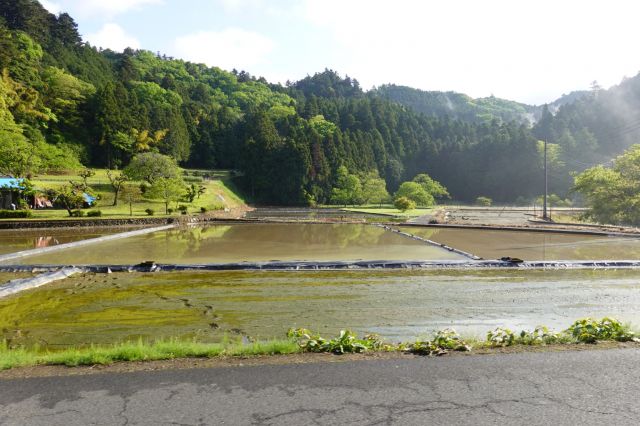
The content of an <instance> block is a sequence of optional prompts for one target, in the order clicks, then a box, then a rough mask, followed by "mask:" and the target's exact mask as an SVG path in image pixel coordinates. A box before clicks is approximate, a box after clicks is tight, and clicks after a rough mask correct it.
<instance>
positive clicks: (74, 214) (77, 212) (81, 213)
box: [71, 210, 84, 217]
mask: <svg viewBox="0 0 640 426" xmlns="http://www.w3.org/2000/svg"><path fill="white" fill-rule="evenodd" d="M83 216H84V211H82V210H73V211H72V212H71V217H83Z"/></svg>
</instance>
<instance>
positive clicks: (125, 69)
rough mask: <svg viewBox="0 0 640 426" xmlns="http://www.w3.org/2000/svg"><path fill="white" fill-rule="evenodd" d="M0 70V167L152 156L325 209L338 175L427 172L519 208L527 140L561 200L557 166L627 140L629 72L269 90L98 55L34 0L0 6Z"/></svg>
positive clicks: (324, 79) (280, 199) (564, 177)
mask: <svg viewBox="0 0 640 426" xmlns="http://www.w3.org/2000/svg"><path fill="white" fill-rule="evenodd" d="M0 70H2V73H1V76H0V174H11V175H17V176H22V175H24V176H27V175H29V174H33V173H38V172H40V171H43V170H64V169H69V168H75V167H80V165H81V164H83V165H85V166H91V167H107V168H123V167H124V166H126V165H127V164H128V163H129V162H130V160H131V159H132V158H133V156H135V155H136V154H137V153H141V152H146V151H157V152H160V153H163V154H166V155H169V156H171V157H173V158H174V159H175V160H176V161H178V162H179V164H181V165H183V166H188V167H199V168H228V169H235V170H237V171H238V172H239V173H238V183H239V184H240V185H241V186H242V187H243V188H244V189H245V190H246V191H247V193H249V194H251V195H252V197H253V199H254V200H255V201H256V202H260V203H270V204H313V203H327V202H328V201H329V199H330V197H331V190H332V188H333V187H334V186H335V185H336V181H337V179H338V178H339V173H338V171H339V170H344V168H346V169H347V170H348V172H349V173H354V174H359V175H365V174H377V175H379V176H380V177H382V178H383V179H384V180H385V181H386V185H387V188H388V189H389V190H390V191H395V190H396V189H397V188H398V186H399V185H400V183H401V182H403V181H406V180H410V179H412V178H413V177H414V176H416V175H418V174H420V173H428V174H429V175H430V176H432V177H433V178H434V179H436V180H437V181H439V182H441V183H442V184H443V185H444V186H446V188H447V189H448V190H449V193H450V194H451V196H452V197H453V198H454V199H456V200H461V201H469V200H473V199H475V198H476V197H478V196H488V197H490V198H493V199H494V200H496V201H503V202H506V201H515V200H516V199H518V198H519V199H521V200H529V199H532V198H534V197H535V196H537V195H539V194H540V192H541V188H542V172H541V171H542V157H541V143H540V142H539V140H541V139H544V140H547V141H548V142H549V143H551V144H552V145H551V148H550V153H551V155H550V158H551V164H552V169H551V188H552V191H553V192H556V193H558V194H560V195H562V196H566V195H567V194H568V192H569V190H570V188H571V185H572V177H571V175H570V172H573V171H577V170H583V169H585V168H587V167H589V166H590V165H592V164H594V163H596V162H601V161H607V160H609V159H610V158H611V157H612V156H613V155H615V154H617V153H619V152H621V151H622V150H624V149H625V148H626V147H628V146H629V145H630V144H632V143H633V142H635V141H637V136H638V133H639V132H640V130H639V129H640V122H639V120H638V119H639V118H640V117H639V113H640V77H635V78H632V79H628V80H626V81H624V82H623V83H622V84H620V85H619V86H617V87H615V88H613V89H610V90H608V91H605V90H601V89H599V88H597V87H595V88H594V90H592V91H591V92H588V93H586V94H580V95H579V96H571V97H570V99H567V100H566V102H563V104H562V105H561V106H558V105H555V106H554V105H552V106H551V107H550V108H546V107H530V106H526V105H523V104H518V103H516V102H511V101H505V100H500V99H497V98H484V99H480V100H472V99H471V98H468V97H465V95H460V94H454V93H442V92H437V93H436V92H422V93H423V94H424V93H429V96H428V97H427V100H426V101H425V96H416V94H415V93H414V92H412V90H414V89H408V88H402V87H398V86H392V85H389V86H383V87H380V88H378V89H374V90H371V91H369V92H366V91H364V90H362V88H361V87H360V85H359V83H358V81H357V80H356V79H352V78H349V77H344V78H343V77H341V76H340V75H339V74H338V73H336V72H334V71H331V70H325V71H323V72H320V73H317V74H315V75H313V76H308V77H306V78H304V79H302V80H300V81H298V82H292V83H288V84H287V85H285V86H281V85H277V84H270V83H268V82H267V81H266V80H265V79H264V78H256V77H254V76H252V75H251V74H249V73H247V72H245V71H240V72H238V71H236V70H233V71H231V72H228V71H224V70H221V69H219V68H215V67H207V66H205V65H202V64H194V63H190V62H185V61H182V60H179V59H174V58H170V57H166V56H164V55H161V54H154V53H151V52H149V51H145V50H135V51H134V50H131V49H126V50H125V51H124V52H122V53H117V52H113V51H111V50H99V49H97V48H95V47H93V46H90V45H89V44H88V43H86V42H83V41H82V39H81V37H80V36H79V34H78V29H77V25H76V23H75V22H74V20H73V19H72V17H70V16H69V15H67V14H64V13H63V14H60V15H58V16H55V15H53V14H50V13H48V12H47V11H46V10H45V9H44V8H43V7H42V6H41V5H40V4H39V3H38V2H37V1H35V0H0ZM438 93H439V94H438ZM454 95H455V96H454ZM428 99H431V101H429V100H428ZM449 103H452V104H454V105H457V107H456V108H457V112H455V111H452V110H451V109H450V108H449V107H448V106H447V105H448V104H449ZM443 105H444V106H443ZM462 105H466V107H465V108H466V109H465V108H462ZM447 108H449V111H447ZM536 108H537V109H536ZM523 114H524V116H526V117H532V116H533V118H534V120H535V119H536V118H538V120H537V122H536V123H535V124H532V121H531V120H530V119H529V118H527V119H523Z"/></svg>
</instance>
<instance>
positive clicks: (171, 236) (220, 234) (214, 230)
mask: <svg viewBox="0 0 640 426" xmlns="http://www.w3.org/2000/svg"><path fill="white" fill-rule="evenodd" d="M231 229H232V227H231V226H228V225H225V226H197V227H189V228H181V229H174V230H170V231H168V232H166V234H165V243H166V245H167V247H168V248H169V249H170V252H171V254H172V255H173V256H179V257H185V255H189V254H198V253H199V252H201V251H202V250H206V248H207V247H208V246H209V244H208V243H214V244H216V243H219V241H217V240H220V239H222V238H224V237H225V235H226V234H227V233H228V232H229V231H230V230H231Z"/></svg>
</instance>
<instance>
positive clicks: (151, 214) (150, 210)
mask: <svg viewBox="0 0 640 426" xmlns="http://www.w3.org/2000/svg"><path fill="white" fill-rule="evenodd" d="M145 213H146V214H147V215H149V216H153V214H154V213H155V210H153V209H145Z"/></svg>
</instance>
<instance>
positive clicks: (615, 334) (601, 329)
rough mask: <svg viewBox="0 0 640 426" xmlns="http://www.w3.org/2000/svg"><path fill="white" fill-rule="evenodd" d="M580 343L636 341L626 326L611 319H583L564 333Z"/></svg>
mask: <svg viewBox="0 0 640 426" xmlns="http://www.w3.org/2000/svg"><path fill="white" fill-rule="evenodd" d="M566 332H567V333H568V334H570V335H571V336H573V337H574V338H575V339H576V340H577V341H578V342H581V343H595V342H597V341H598V340H617V341H619V342H628V341H631V340H633V341H637V340H638V339H637V338H636V337H635V334H634V333H633V332H632V331H630V330H629V327H628V326H625V325H623V324H622V323H621V322H620V321H618V320H616V319H613V318H608V317H605V318H602V319H601V320H600V321H598V320H595V319H593V318H583V319H580V320H577V321H576V322H574V323H573V324H572V325H571V327H569V328H568V329H567V331H566Z"/></svg>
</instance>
